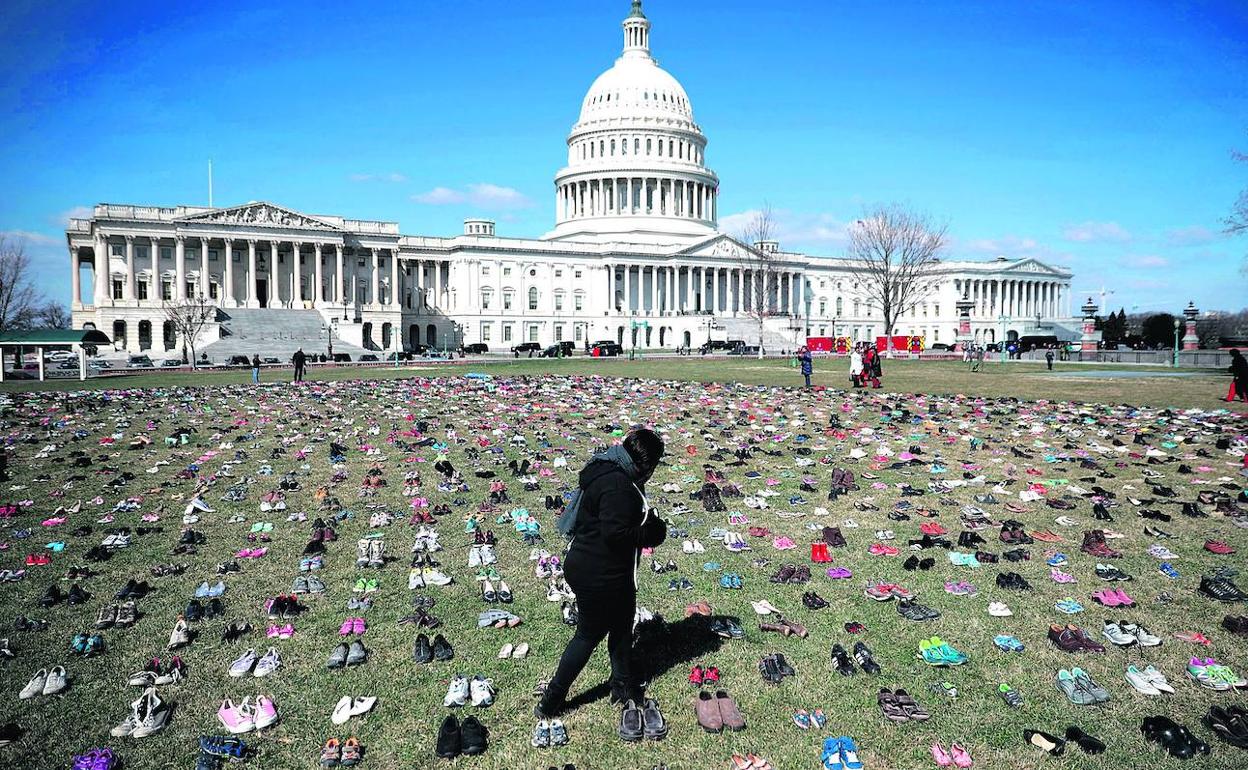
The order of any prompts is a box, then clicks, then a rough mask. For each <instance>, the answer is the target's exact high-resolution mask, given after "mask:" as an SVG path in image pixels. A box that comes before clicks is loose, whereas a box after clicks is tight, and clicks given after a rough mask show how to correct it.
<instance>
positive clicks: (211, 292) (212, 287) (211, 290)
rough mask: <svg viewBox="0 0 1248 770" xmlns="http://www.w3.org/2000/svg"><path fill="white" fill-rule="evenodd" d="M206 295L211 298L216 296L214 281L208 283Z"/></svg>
mask: <svg viewBox="0 0 1248 770" xmlns="http://www.w3.org/2000/svg"><path fill="white" fill-rule="evenodd" d="M208 296H209V297H210V298H211V299H216V298H217V285H216V284H215V283H210V284H208Z"/></svg>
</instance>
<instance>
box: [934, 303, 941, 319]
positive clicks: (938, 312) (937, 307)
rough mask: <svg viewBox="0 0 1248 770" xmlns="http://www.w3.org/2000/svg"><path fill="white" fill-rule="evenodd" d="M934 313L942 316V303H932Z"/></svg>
mask: <svg viewBox="0 0 1248 770" xmlns="http://www.w3.org/2000/svg"><path fill="white" fill-rule="evenodd" d="M932 315H934V316H936V317H937V318H940V303H937V304H935V305H932Z"/></svg>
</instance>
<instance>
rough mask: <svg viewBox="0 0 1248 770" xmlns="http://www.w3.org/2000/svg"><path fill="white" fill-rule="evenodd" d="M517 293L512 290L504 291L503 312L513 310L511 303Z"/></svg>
mask: <svg viewBox="0 0 1248 770" xmlns="http://www.w3.org/2000/svg"><path fill="white" fill-rule="evenodd" d="M515 296H516V293H515V292H514V291H512V290H511V289H503V310H511V303H512V301H513V299H514V297H515Z"/></svg>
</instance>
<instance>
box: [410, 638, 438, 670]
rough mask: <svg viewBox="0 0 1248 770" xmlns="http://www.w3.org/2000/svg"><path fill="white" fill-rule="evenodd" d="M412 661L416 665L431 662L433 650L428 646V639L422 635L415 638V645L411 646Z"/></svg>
mask: <svg viewBox="0 0 1248 770" xmlns="http://www.w3.org/2000/svg"><path fill="white" fill-rule="evenodd" d="M412 660H414V661H416V662H417V663H430V662H432V661H433V648H432V647H430V646H429V637H427V636H425V635H424V634H418V635H417V636H416V643H415V644H413V645H412Z"/></svg>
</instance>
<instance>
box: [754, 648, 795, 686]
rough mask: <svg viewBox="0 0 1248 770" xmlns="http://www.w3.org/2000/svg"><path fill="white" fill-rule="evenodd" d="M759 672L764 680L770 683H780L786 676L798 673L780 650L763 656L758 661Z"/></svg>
mask: <svg viewBox="0 0 1248 770" xmlns="http://www.w3.org/2000/svg"><path fill="white" fill-rule="evenodd" d="M758 672H759V673H760V674H761V675H762V677H763V681H765V682H768V683H769V684H780V681H781V680H782V679H784V678H785V677H786V676H796V675H797V672H796V671H794V670H793V667H792V666H790V665H789V663H788V661H786V660H785V659H784V655H782V654H780V653H778V652H777V653H772V654H771V655H765V656H763V658H762V659H761V660H759V662H758Z"/></svg>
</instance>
